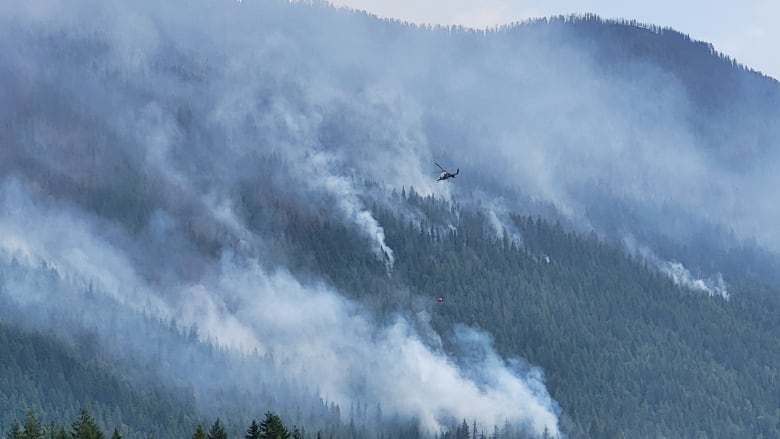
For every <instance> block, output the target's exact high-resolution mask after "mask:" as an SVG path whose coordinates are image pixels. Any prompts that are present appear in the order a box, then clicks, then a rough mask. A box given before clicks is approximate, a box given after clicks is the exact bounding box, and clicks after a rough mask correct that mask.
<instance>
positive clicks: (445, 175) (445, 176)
mask: <svg viewBox="0 0 780 439" xmlns="http://www.w3.org/2000/svg"><path fill="white" fill-rule="evenodd" d="M433 163H434V164H435V165H436V166H438V167H439V169H441V174H439V178H437V179H436V181H442V180H446V179H448V178H455V176H456V175H458V173H459V172H460V168H458V169H456V170H455V173H454V174H453V173H452V172H450V171H448V170H446V169H444V168H442V167H441V165H440V164H438V163H436V162H433Z"/></svg>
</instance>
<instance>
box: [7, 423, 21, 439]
mask: <svg viewBox="0 0 780 439" xmlns="http://www.w3.org/2000/svg"><path fill="white" fill-rule="evenodd" d="M5 437H6V439H23V432H22V427H20V426H19V423H18V422H16V420H14V422H13V423H12V424H11V429H10V430H8V433H6V434H5Z"/></svg>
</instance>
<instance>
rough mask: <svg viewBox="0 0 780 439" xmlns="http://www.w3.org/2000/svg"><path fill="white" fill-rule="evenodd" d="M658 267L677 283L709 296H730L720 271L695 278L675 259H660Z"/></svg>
mask: <svg viewBox="0 0 780 439" xmlns="http://www.w3.org/2000/svg"><path fill="white" fill-rule="evenodd" d="M660 268H661V271H663V272H664V273H666V274H667V275H668V276H669V277H671V278H672V280H673V281H674V283H676V284H677V285H681V286H684V287H687V288H690V289H692V290H695V291H701V292H704V293H707V294H709V295H710V296H720V297H722V298H724V299H727V300H728V298H729V297H730V295H729V291H728V289H727V287H726V282H724V281H723V275H721V274H720V273H716V274H715V275H714V276H711V277H709V278H706V279H702V278H697V277H696V276H694V275H693V274H692V273H691V272H690V270H688V269H687V268H685V266H684V265H683V264H682V263H680V262H677V261H662V262H661V263H660Z"/></svg>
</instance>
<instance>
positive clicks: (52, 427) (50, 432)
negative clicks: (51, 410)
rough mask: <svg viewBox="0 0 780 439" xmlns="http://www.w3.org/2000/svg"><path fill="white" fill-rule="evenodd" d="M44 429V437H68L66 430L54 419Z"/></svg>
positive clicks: (59, 438)
mask: <svg viewBox="0 0 780 439" xmlns="http://www.w3.org/2000/svg"><path fill="white" fill-rule="evenodd" d="M46 430H47V431H46V439H68V432H66V431H65V429H64V428H63V427H61V426H59V425H58V424H57V423H56V422H54V421H52V423H51V424H49V428H47V429H46Z"/></svg>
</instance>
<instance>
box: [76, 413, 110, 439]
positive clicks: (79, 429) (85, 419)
mask: <svg viewBox="0 0 780 439" xmlns="http://www.w3.org/2000/svg"><path fill="white" fill-rule="evenodd" d="M70 436H71V438H72V439H104V438H105V435H104V434H103V431H102V430H100V427H98V425H97V423H96V422H95V420H94V419H93V418H92V416H91V415H90V414H89V412H88V411H87V409H84V408H83V409H81V412H80V413H79V418H78V419H76V421H75V422H73V425H72V426H71V432H70Z"/></svg>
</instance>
